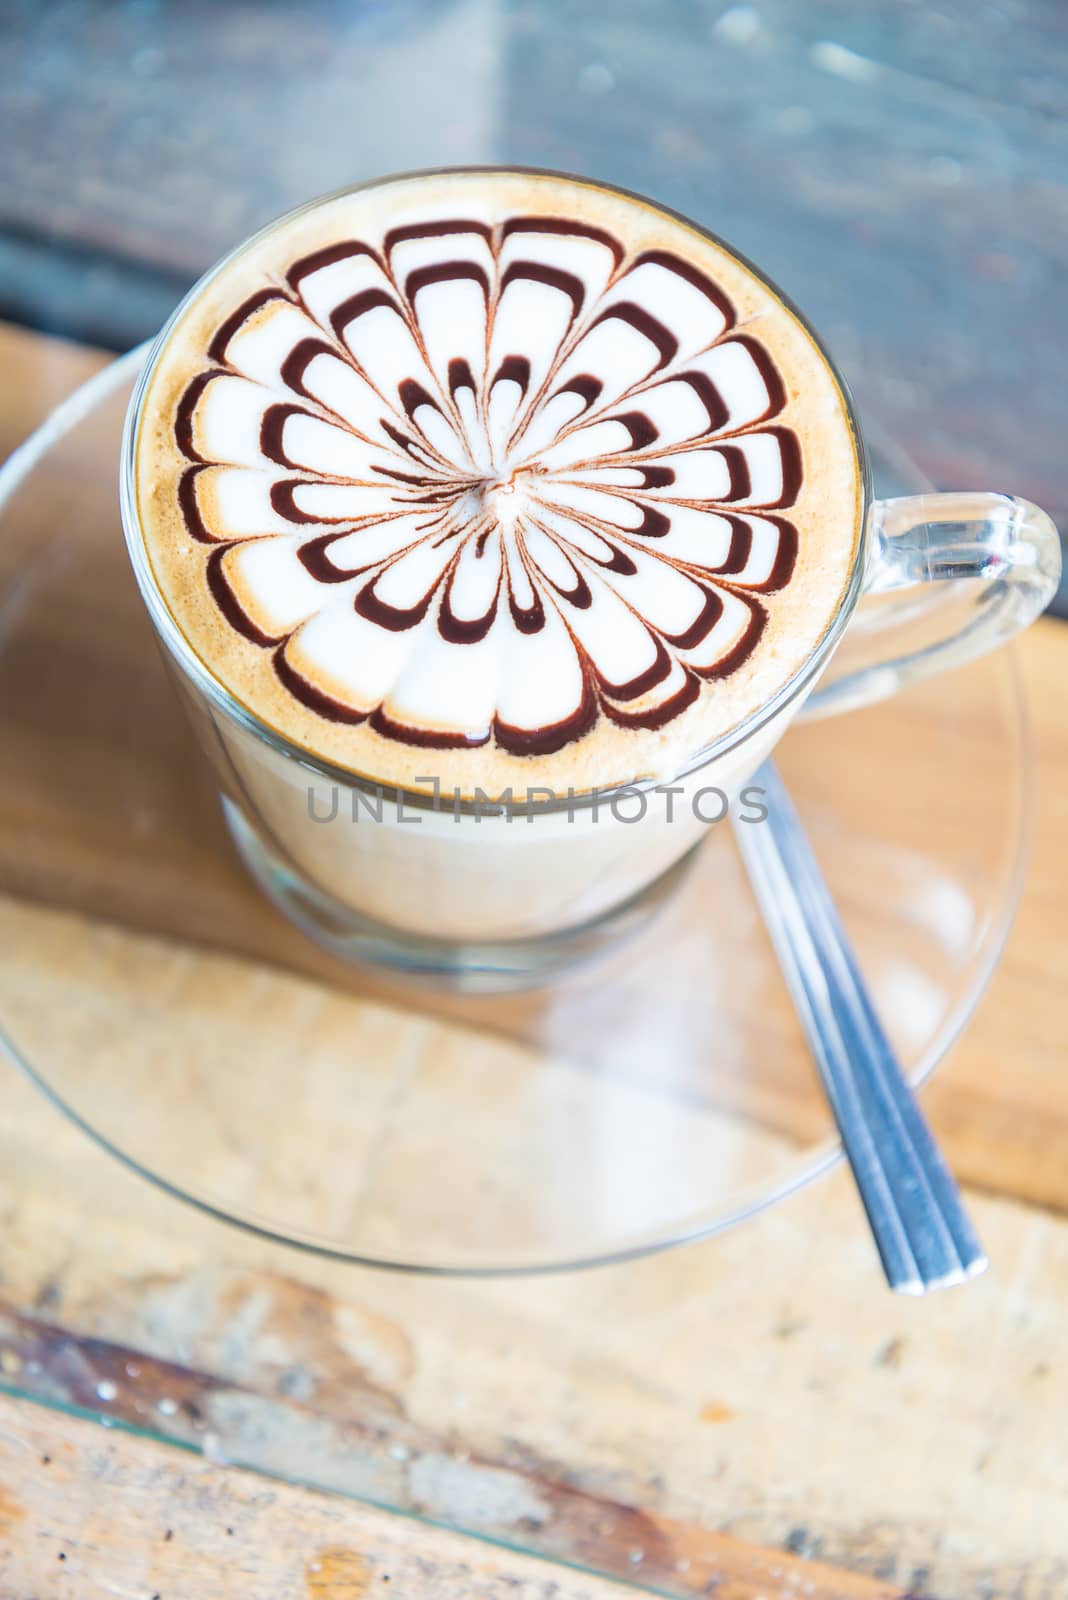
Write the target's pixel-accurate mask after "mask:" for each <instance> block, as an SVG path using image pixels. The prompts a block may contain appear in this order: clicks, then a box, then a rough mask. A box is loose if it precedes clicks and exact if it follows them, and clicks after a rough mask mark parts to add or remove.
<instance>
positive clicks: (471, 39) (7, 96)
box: [0, 0, 1068, 605]
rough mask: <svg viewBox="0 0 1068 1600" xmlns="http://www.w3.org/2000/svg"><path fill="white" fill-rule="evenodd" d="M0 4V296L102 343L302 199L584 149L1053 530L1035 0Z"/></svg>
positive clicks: (1053, 100)
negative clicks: (716, 239)
mask: <svg viewBox="0 0 1068 1600" xmlns="http://www.w3.org/2000/svg"><path fill="white" fill-rule="evenodd" d="M6 10H7V12H8V13H9V14H8V15H7V16H6V17H5V18H4V20H3V29H4V34H3V39H4V68H5V70H4V72H3V74H2V75H0V143H2V145H3V148H4V149H5V150H8V151H12V152H15V153H16V158H15V159H11V160H8V161H6V162H5V163H3V164H2V166H0V315H7V316H11V317H13V318H15V319H16V320H18V321H21V322H24V323H27V324H29V325H31V326H36V327H41V328H46V329H53V330H56V331H59V332H65V333H68V334H72V335H74V336H76V337H80V338H84V339H96V340H99V341H100V342H102V343H105V344H107V345H109V346H110V347H111V348H113V349H124V348H126V347H127V346H129V345H131V344H134V343H136V342H137V341H138V340H140V339H143V338H145V337H146V336H147V335H149V334H152V333H154V332H155V331H156V329H157V328H158V327H159V326H160V324H161V322H162V321H163V319H164V317H165V315H166V314H167V313H168V312H169V311H170V309H171V307H172V305H173V304H174V302H175V299H176V298H177V296H178V293H179V292H180V290H181V289H182V288H183V287H185V286H186V285H187V284H188V283H189V282H191V281H192V279H193V278H194V277H196V276H197V274H199V273H200V272H202V271H203V270H204V269H205V268H206V267H207V266H209V265H210V264H211V262H212V261H213V260H215V259H216V258H217V257H218V256H219V255H220V254H222V252H223V251H225V250H228V249H230V248H231V247H232V246H233V245H234V244H236V243H237V242H238V241H239V240H240V239H241V238H243V237H245V236H246V235H248V234H249V233H251V232H252V231H253V230H255V229H256V228H258V227H260V226H262V224H263V223H265V222H267V221H269V220H270V218H272V217H273V216H276V215H278V214H279V213H280V212H282V211H285V210H286V209H288V208H289V207H291V206H294V205H298V204H300V203H302V202H303V201H305V200H306V199H308V198H309V197H310V196H312V195H315V194H321V193H323V192H324V191H327V190H330V189H333V188H337V187H341V186H343V185H345V184H351V183H355V182H363V181H366V180H368V179H371V178H374V177H376V176H379V175H380V174H382V173H384V172H395V171H399V170H404V169H406V168H417V167H425V166H428V165H457V164H470V163H477V162H487V161H489V162H493V161H498V162H499V161H508V162H516V163H521V164H527V165H533V166H542V167H554V168H559V169H563V170H565V171H571V172H582V173H587V174H589V175H590V176H592V177H598V178H603V179H605V180H607V181H609V182H614V183H619V184H622V185H624V186H625V187H628V188H631V189H637V190H639V191H641V192H643V193H646V194H650V195H653V196H655V197H656V198H657V199H658V200H661V201H662V202H664V203H665V204H667V205H670V206H674V207H675V208H676V209H678V210H680V211H682V212H683V213H684V214H685V215H687V216H692V217H694V218H695V219H696V220H697V221H699V222H701V223H703V224H704V225H705V226H707V227H709V228H712V229H713V230H714V231H716V232H717V233H719V234H721V235H722V236H723V237H724V238H726V239H728V240H730V241H731V242H732V243H734V244H735V245H736V246H737V247H738V248H739V249H740V250H743V251H745V252H746V254H748V255H749V256H751V257H752V259H753V260H754V261H756V262H758V263H759V264H760V265H761V266H762V267H763V268H764V269H765V270H766V271H767V272H769V273H771V274H772V276H773V277H774V278H775V280H776V281H777V282H778V283H780V284H781V285H782V287H783V288H784V289H785V290H786V292H787V293H788V294H789V295H791V296H792V297H793V299H794V300H795V301H796V303H797V304H798V305H799V306H801V307H802V309H803V310H804V311H805V312H806V313H807V314H808V315H809V316H810V317H811V318H812V320H813V322H814V323H815V325H816V327H817V328H819V329H820V331H821V332H822V333H823V335H824V337H825V338H826V339H827V341H828V344H829V346H830V348H831V350H832V351H833V352H834V353H835V355H836V357H837V359H838V361H839V362H840V363H841V366H842V369H843V371H844V373H845V376H846V378H847V380H848V381H849V382H850V383H851V384H852V385H853V387H854V389H855V391H856V394H857V399H858V401H859V403H860V407H861V412H862V415H864V416H866V417H868V418H872V417H877V418H879V419H880V421H882V422H883V423H884V424H885V425H886V426H887V428H888V429H889V430H890V432H891V433H892V434H893V436H894V437H895V438H896V439H898V440H899V441H900V442H901V443H902V444H903V445H904V446H905V448H906V449H907V450H908V451H909V453H910V455H911V456H912V458H913V460H915V461H916V462H918V464H919V465H920V466H921V467H922V468H923V469H924V470H925V471H926V473H927V475H928V476H929V477H930V478H931V480H932V482H933V483H934V484H935V485H936V486H937V487H939V488H947V489H957V488H960V489H964V488H976V489H1003V490H1007V491H1009V492H1010V493H1014V494H1021V495H1026V496H1027V497H1028V498H1029V499H1031V500H1034V501H1035V502H1036V503H1037V504H1039V505H1042V506H1044V507H1046V509H1047V510H1048V511H1049V512H1050V513H1051V515H1052V516H1053V517H1054V520H1055V521H1057V522H1058V524H1059V525H1060V526H1061V527H1064V526H1066V525H1068V516H1066V514H1065V513H1066V511H1068V496H1066V483H1065V478H1064V474H1063V471H1062V470H1061V462H1062V458H1063V440H1064V434H1065V396H1064V367H1065V352H1066V339H1065V327H1066V324H1065V310H1064V280H1065V271H1066V266H1068V258H1066V246H1065V240H1066V238H1068V231H1066V223H1068V180H1066V172H1068V162H1066V159H1065V157H1066V148H1068V146H1066V137H1065V120H1064V82H1065V76H1066V73H1068V28H1066V26H1065V13H1064V7H1063V5H1062V4H1061V3H1060V0H1001V3H999V4H997V5H982V6H976V5H974V4H973V3H972V0H939V4H938V5H937V6H926V5H919V4H912V5H902V4H900V3H898V0H870V3H869V4H866V5H862V6H848V5H842V4H841V3H840V0H808V3H806V4H804V5H799V4H797V3H796V0H761V3H760V4H759V5H750V4H743V5H738V4H735V3H733V0H709V3H704V0H662V3H660V4H658V5H656V6H653V7H650V6H649V5H648V4H647V3H645V0H614V3H613V4H612V5H610V6H605V5H600V4H596V3H594V4H575V3H574V0H517V3H515V4H513V5H508V6H505V5H499V4H497V3H496V0H405V3H404V4H388V3H386V4H365V5H359V6H353V5H352V4H350V3H349V0H300V3H298V0H273V3H272V4H271V5H270V6H269V7H264V6H262V5H258V4H256V0H232V3H231V4H228V5H227V6H225V7H223V8H220V7H219V6H217V5H213V4H212V3H211V0H186V3H185V4H183V5H182V6H180V7H168V6H151V5H144V6H133V7H119V6H116V5H114V4H113V3H109V0H81V3H80V4H78V5H77V6H75V7H74V8H73V9H72V10H71V11H70V12H69V13H68V12H64V13H63V23H62V25H60V24H59V23H58V22H57V21H56V18H55V15H54V11H53V8H52V7H49V6H32V5H28V6H21V7H8V8H6ZM398 108H402V109H401V110H400V111H399V110H398ZM1062 602H1063V603H1064V604H1066V605H1068V591H1062Z"/></svg>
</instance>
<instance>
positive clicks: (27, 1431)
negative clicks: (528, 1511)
mask: <svg viewBox="0 0 1068 1600" xmlns="http://www.w3.org/2000/svg"><path fill="white" fill-rule="evenodd" d="M0 1485H3V1487H2V1488H0V1588H2V1592H3V1593H5V1594H11V1595H16V1594H17V1595H31V1594H41V1595H49V1596H50V1595H52V1594H54V1593H59V1592H71V1590H73V1592H75V1593H77V1594H78V1595H79V1596H80V1597H81V1596H84V1597H86V1600H89V1597H90V1596H97V1595H108V1596H111V1595H115V1594H120V1595H123V1596H129V1597H132V1600H142V1597H143V1600H150V1597H151V1596H152V1595H155V1594H158V1595H159V1596H160V1600H167V1597H168V1596H174V1595H179V1596H183V1595H196V1594H202V1593H208V1594H211V1595H212V1596H219V1597H220V1600H221V1597H229V1596H235V1597H236V1596H241V1600H260V1597H262V1600H275V1597H279V1600H280V1597H282V1596H285V1597H287V1600H289V1597H292V1596H295V1595H298V1594H304V1595H307V1597H308V1600H358V1597H359V1596H363V1595H386V1596H390V1597H392V1596H397V1597H398V1600H416V1597H417V1596H427V1595H432V1596H434V1600H497V1597H500V1596H505V1595H508V1596H515V1597H518V1600H624V1596H626V1595H627V1594H633V1592H634V1590H633V1588H632V1587H631V1586H630V1585H628V1586H627V1587H623V1586H622V1585H620V1584H617V1583H613V1582H609V1581H607V1580H605V1579H603V1578H599V1577H595V1576H593V1575H592V1574H589V1573H584V1572H581V1571H576V1570H567V1569H566V1568H562V1567H560V1566H557V1565H555V1564H549V1563H546V1562H544V1561H540V1560H537V1559H536V1558H534V1557H531V1556H526V1555H522V1554H520V1553H519V1552H518V1551H515V1550H507V1549H504V1548H501V1547H494V1546H493V1545H490V1544H487V1543H485V1542H481V1541H477V1540H473V1539H469V1538H464V1537H462V1536H458V1535H456V1534H452V1533H448V1532H446V1531H445V1530H443V1529H440V1528H435V1527H431V1526H430V1525H428V1524H426V1523H423V1522H418V1521H415V1520H412V1519H410V1518H402V1517H397V1516H393V1515H390V1514H389V1513H387V1512H383V1511H380V1510H377V1509H375V1508H373V1507H371V1506H368V1505H354V1504H353V1503H351V1502H345V1501H342V1500H340V1499H337V1498H328V1497H327V1496H325V1495H322V1494H313V1493H311V1492H309V1491H308V1490H304V1489H301V1488H298V1487H296V1486H294V1485H291V1484H286V1483H282V1482H277V1481H276V1482H274V1483H272V1484H267V1483H265V1482H264V1480H263V1479H262V1478H259V1477H254V1476H252V1475H251V1474H250V1473H245V1472H237V1471H234V1470H232V1469H224V1468H221V1467H219V1466H217V1465H213V1464H211V1463H209V1462H206V1461H203V1460H196V1459H195V1458H191V1457H190V1456H188V1455H185V1454H179V1453H177V1452H175V1451H174V1450H172V1449H169V1448H167V1447H166V1446H163V1445H161V1444H158V1443H157V1442H155V1441H154V1440H150V1439H145V1438H137V1437H135V1436H133V1435H130V1434H121V1433H111V1434H108V1435H104V1434H102V1432H101V1430H100V1428H99V1426H98V1425H95V1424H93V1423H91V1422H88V1421H86V1420H84V1419H82V1418H79V1417H73V1416H64V1415H61V1414H59V1413H56V1412H53V1413H51V1414H49V1413H47V1412H43V1411H41V1410H39V1409H38V1408H36V1407H32V1406H30V1405H29V1404H27V1403H26V1402H24V1401H18V1400H13V1399H10V1398H5V1397H3V1396H0ZM643 1531H644V1534H645V1536H646V1537H647V1536H648V1533H649V1529H648V1528H646V1529H645V1530H639V1536H641V1534H642V1532H643ZM697 1576H698V1573H697V1572H696V1570H695V1579H696V1578H697ZM700 1578H701V1582H702V1585H703V1587H702V1588H701V1589H696V1588H695V1590H694V1592H695V1593H705V1594H710V1593H715V1595H716V1596H717V1600H752V1597H753V1596H754V1595H755V1594H756V1593H757V1592H758V1591H759V1589H760V1588H761V1587H762V1586H764V1587H768V1588H769V1589H770V1590H771V1591H772V1592H775V1593H779V1594H789V1593H792V1594H794V1595H798V1596H801V1595H803V1596H805V1597H806V1600H901V1591H900V1590H899V1589H897V1588H896V1587H895V1586H892V1585H888V1584H884V1583H879V1582H872V1581H870V1580H868V1579H865V1578H861V1577H857V1576H855V1575H852V1574H850V1573H847V1572H834V1571H832V1570H831V1569H830V1568H828V1567H827V1566H825V1565H824V1564H823V1563H821V1562H812V1561H803V1560H800V1559H799V1558H797V1557H796V1556H790V1555H783V1554H781V1553H779V1552H775V1551H763V1552H762V1551H758V1550H755V1549H753V1548H752V1547H751V1546H748V1545H745V1544H743V1543H742V1542H741V1541H740V1540H736V1539H731V1538H727V1537H724V1538H720V1539H717V1540H713V1541H709V1556H708V1560H707V1565H706V1566H705V1567H704V1569H703V1571H702V1572H701V1573H700ZM387 1585H388V1587H386V1586H387Z"/></svg>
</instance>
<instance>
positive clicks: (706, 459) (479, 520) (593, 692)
mask: <svg viewBox="0 0 1068 1600" xmlns="http://www.w3.org/2000/svg"><path fill="white" fill-rule="evenodd" d="M785 405H786V394H785V388H784V384H783V382H782V379H781V377H780V375H779V372H778V370H777V368H776V365H775V362H774V361H773V359H772V357H771V355H770V353H769V351H768V350H767V349H766V348H765V346H764V345H763V344H762V343H761V341H760V340H759V339H758V338H756V337H754V335H753V334H752V332H750V331H746V330H745V329H743V328H740V327H739V326H738V325H737V318H736V316H735V312H734V309H733V307H732V305H731V302H730V301H729V299H728V298H727V296H726V295H725V294H724V293H723V291H722V290H721V289H720V288H719V287H718V286H717V284H716V283H715V282H713V281H712V279H711V278H709V277H708V276H707V275H706V274H705V273H704V272H702V271H701V270H699V269H697V268H696V267H695V266H694V265H692V264H691V263H689V262H687V261H686V260H684V259H683V258H681V257H679V256H676V255H674V254H672V253H671V252H669V251H666V250H647V251H645V252H644V253H638V254H635V255H630V256H628V254H627V252H626V251H625V250H624V248H623V246H622V244H621V243H620V242H619V241H618V240H617V239H615V238H614V237H613V236H612V235H611V234H610V233H609V232H607V231H606V230H604V229H601V228H596V227H593V226H585V225H583V224H581V223H578V222H574V221H571V220H565V219H562V218H561V219H557V218H553V217H546V216H513V217H510V218H509V219H507V220H506V221H504V222H503V223H501V224H498V225H496V226H490V225H488V224H486V223H484V222H480V221H475V220H465V219H463V218H457V219H445V220H441V219H433V220H429V221H427V222H425V223H423V224H415V225H411V226H406V227H403V228H396V229H394V230H393V231H392V232H389V233H387V234H386V235H385V238H384V239H383V241H382V243H381V245H371V244H368V243H365V242H362V241H360V240H356V239H352V240H341V241H339V242H337V243H336V244H332V245H330V246H328V247H327V248H325V249H321V250H318V251H316V252H315V253H314V254H312V255H308V256H306V257H304V258H303V259H301V260H299V261H297V262H296V263H295V264H293V265H292V266H291V267H290V269H289V271H288V272H287V273H286V275H285V277H284V278H283V279H280V280H279V281H278V282H276V283H273V284H271V285H269V286H267V287H265V288H262V289H260V290H259V291H258V292H257V293H255V294H253V295H252V296H250V297H249V298H248V299H247V300H246V301H245V302H244V304H242V305H241V306H239V307H238V308H237V309H236V310H235V311H234V312H233V314H232V315H230V316H229V317H227V319H226V320H225V321H224V322H223V323H222V325H221V326H220V327H219V328H218V330H217V332H216V333H215V335H214V337H213V338H212V339H211V341H210V344H209V347H208V365H207V366H206V367H205V368H204V370H203V371H201V372H199V373H198V374H197V375H196V376H195V377H194V378H193V379H192V381H191V382H190V383H189V384H188V386H187V387H186V389H185V392H184V394H183V396H182V399H181V402H180V404H179V406H178V409H177V413H176V415H175V422H174V434H175V440H176V443H177V445H178V448H179V450H180V451H181V453H182V455H183V456H184V457H185V459H186V461H187V463H188V465H187V466H186V467H185V468H184V470H183V472H182V475H181V478H180V482H179V489H178V500H179V507H180V510H181V514H182V517H183V519H184V523H185V527H186V529H187V532H188V534H189V535H190V536H191V538H192V539H194V540H196V541H199V542H201V543H202V544H204V545H208V546H211V549H210V552H206V555H207V560H206V566H205V581H206V583H207V585H208V588H209V590H210V593H211V595H212V597H213V599H214V601H215V604H216V605H217V607H218V610H219V612H220V614H221V615H222V616H223V617H224V618H225V619H226V620H227V622H228V623H229V624H230V626H232V627H233V628H234V629H235V630H236V631H237V632H238V633H240V634H241V635H242V636H243V637H245V638H246V639H248V640H251V641H252V642H253V643H254V644H256V645H257V646H258V647H260V648H262V649H263V650H265V651H270V652H271V653H272V657H273V662H274V667H275V671H276V673H277V676H278V679H279V681H280V682H281V684H282V685H283V686H284V688H285V689H286V691H288V693H289V694H291V695H293V696H294V697H295V698H296V699H297V700H298V701H300V702H301V703H302V704H303V705H304V706H306V707H308V708H309V709H311V710H312V711H314V712H316V713H317V714H319V715H320V716H322V717H325V718H327V719H330V720H331V721H334V722H341V723H354V724H355V723H362V722H369V723H370V725H371V726H372V727H373V728H374V729H375V730H376V731H377V732H378V733H380V734H382V735H383V736H385V737H387V738H389V739H395V740H399V741H402V742H405V743H408V744H416V745H419V744H425V745H430V746H437V747H442V748H445V747H449V746H457V747H464V746H477V745H482V744H487V743H489V742H491V741H492V742H494V743H495V744H496V745H498V746H499V747H500V748H502V749H503V750H505V751H507V752H509V753H511V754H515V755H527V754H530V755H536V754H548V753H551V752H553V751H555V750H558V749H560V748H562V747H563V746H564V745H566V744H568V743H569V742H571V741H573V740H577V739H580V738H582V737H583V736H584V735H586V734H587V733H589V731H590V730H591V729H592V728H593V727H594V726H595V725H596V724H597V723H598V721H599V720H600V719H601V718H608V719H610V720H611V721H612V722H613V723H615V724H617V725H621V726H623V727H634V728H639V727H640V728H659V727H663V726H664V725H665V724H667V723H668V722H670V721H671V720H672V719H673V718H675V717H676V716H678V715H679V714H680V713H681V712H682V711H683V710H685V708H686V707H687V706H689V705H691V704H692V703H693V701H694V700H695V699H696V697H697V695H698V694H699V692H700V689H701V685H702V683H703V682H707V681H710V680H714V679H718V678H725V677H727V676H729V675H731V674H732V673H734V672H735V671H737V670H738V668H739V667H740V666H741V665H742V664H743V663H744V662H745V661H746V660H747V659H748V657H749V656H750V655H751V654H752V652H753V651H754V649H755V648H756V646H757V643H758V641H759V639H760V637H761V634H762V631H763V629H764V626H765V623H766V620H767V615H766V608H765V606H764V604H763V602H762V597H763V596H765V595H767V594H769V593H771V592H773V591H775V590H778V589H781V588H782V587H783V586H784V585H786V584H787V583H788V582H789V580H790V577H791V573H792V571H793V567H794V562H795V558H796V554H797V533H796V530H795V527H794V525H793V523H792V522H791V521H790V520H789V517H788V516H787V515H786V514H785V513H788V512H789V510H790V508H791V506H793V505H794V503H795V502H796V500H797V497H798V494H799V492H800V488H801V483H802V474H803V463H802V457H801V449H800V445H799V441H798V438H797V436H796V434H795V433H794V431H793V430H792V429H791V428H789V427H787V426H784V425H783V424H782V422H781V421H779V420H776V419H778V418H779V417H780V414H781V413H782V412H783V411H784V409H785Z"/></svg>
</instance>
